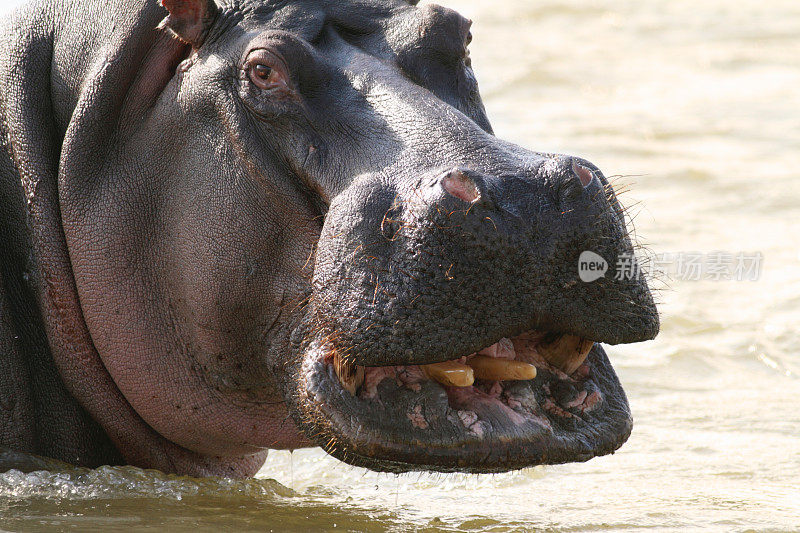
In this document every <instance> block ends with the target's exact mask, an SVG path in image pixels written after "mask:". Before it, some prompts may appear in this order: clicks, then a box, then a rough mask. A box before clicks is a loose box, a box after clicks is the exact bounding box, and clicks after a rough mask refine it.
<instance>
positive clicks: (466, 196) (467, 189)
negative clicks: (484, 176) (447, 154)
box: [441, 168, 481, 204]
mask: <svg viewBox="0 0 800 533" xmlns="http://www.w3.org/2000/svg"><path fill="white" fill-rule="evenodd" d="M441 183H442V188H443V189H444V190H445V191H447V192H448V193H449V194H451V195H452V196H455V197H456V198H458V199H459V200H463V201H465V202H467V203H469V204H471V203H473V202H476V201H478V200H479V199H480V197H481V193H480V191H479V190H478V186H477V185H476V184H475V182H474V181H472V179H471V178H470V177H469V176H467V175H466V174H464V173H463V172H462V171H461V170H459V169H457V168H454V169H452V170H449V171H447V172H446V173H445V175H444V176H443V177H442V180H441Z"/></svg>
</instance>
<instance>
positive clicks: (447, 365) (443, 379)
mask: <svg viewBox="0 0 800 533" xmlns="http://www.w3.org/2000/svg"><path fill="white" fill-rule="evenodd" d="M420 368H421V369H422V371H423V372H424V373H425V375H426V376H428V377H429V378H430V379H432V380H434V381H438V382H439V383H441V384H442V385H445V386H447V387H469V386H470V385H472V384H473V383H474V382H475V376H474V375H473V373H472V368H471V367H469V366H467V365H464V364H461V363H459V362H458V361H444V362H442V363H433V364H432V365H420Z"/></svg>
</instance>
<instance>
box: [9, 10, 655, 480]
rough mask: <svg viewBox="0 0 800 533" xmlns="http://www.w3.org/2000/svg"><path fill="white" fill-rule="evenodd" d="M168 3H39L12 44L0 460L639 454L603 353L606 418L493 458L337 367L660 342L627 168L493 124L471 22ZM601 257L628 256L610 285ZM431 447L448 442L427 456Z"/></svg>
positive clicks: (500, 428) (219, 465)
mask: <svg viewBox="0 0 800 533" xmlns="http://www.w3.org/2000/svg"><path fill="white" fill-rule="evenodd" d="M163 4H164V5H163V6H162V5H159V4H158V3H156V2H155V1H151V0H147V1H120V0H112V1H109V2H77V1H75V2H71V1H54V2H44V1H34V2H31V3H30V4H28V5H26V6H25V7H23V8H21V9H20V10H18V11H16V12H15V13H14V14H13V15H12V17H11V19H10V20H7V21H5V22H4V23H3V25H2V26H1V27H0V111H2V120H0V142H2V143H3V150H2V151H1V152H0V206H1V207H2V209H1V210H0V244H1V245H2V250H3V253H2V257H0V281H2V284H0V421H2V426H1V427H0V446H2V447H6V448H9V449H12V450H16V451H21V452H28V453H35V454H39V455H45V456H48V457H53V458H56V459H59V460H62V461H66V462H70V463H74V464H79V465H84V466H97V465H100V464H133V465H137V466H141V467H147V468H157V469H160V470H163V471H165V472H177V473H183V474H189V475H198V476H203V475H224V476H231V477H246V476H251V475H253V474H254V473H255V472H256V471H257V470H258V469H259V468H260V466H261V465H262V464H263V462H264V458H265V457H266V453H267V450H268V449H295V448H299V447H307V446H317V445H322V446H324V447H325V449H326V450H328V451H329V452H330V453H333V454H334V455H336V456H337V457H339V458H341V459H343V460H346V461H348V462H351V463H353V464H360V465H364V466H368V467H370V468H375V469H382V470H393V471H402V470H408V469H433V470H446V471H449V470H465V471H499V470H504V469H509V468H519V467H522V466H527V465H530V464H539V463H541V462H564V461H570V460H586V459H588V458H590V457H592V456H594V455H598V454H603V453H609V452H611V451H613V450H614V449H616V448H617V447H618V446H619V445H621V444H622V442H624V440H625V439H626V438H627V436H628V434H629V432H630V413H629V410H628V407H627V401H626V400H625V395H624V392H623V391H622V389H621V387H620V386H619V383H618V381H617V380H616V376H615V375H614V372H613V369H611V367H610V364H609V363H608V360H607V358H606V356H605V354H604V353H603V351H602V349H601V348H600V346H599V345H595V348H593V351H592V352H591V355H590V356H589V359H588V361H589V363H588V364H589V365H590V366H591V370H592V372H594V373H593V374H592V375H591V377H589V378H587V379H588V381H586V380H584V381H580V383H582V384H583V385H580V386H581V387H587V389H586V390H595V389H597V390H598V391H599V392H598V394H600V393H602V397H603V398H604V401H603V402H600V404H599V405H600V406H599V407H597V408H594V407H592V409H596V410H595V411H593V412H592V413H590V415H587V417H585V418H581V419H580V420H581V422H580V423H577V422H575V421H571V422H569V423H566V422H564V423H563V424H562V422H561V419H560V418H559V419H557V420H556V419H555V418H553V419H552V420H550V422H548V424H549V425H550V427H551V429H550V430H549V433H546V434H545V432H544V430H542V429H541V428H538V426H537V428H536V429H533V426H531V428H528V427H527V426H524V428H523V426H522V425H520V426H515V428H516V429H515V428H513V427H511V426H507V424H508V422H507V421H506V420H497V421H496V423H495V425H494V426H492V427H493V429H494V433H492V432H488V430H487V432H488V433H487V435H489V434H492V435H497V436H499V435H505V436H504V437H503V438H504V439H505V440H507V441H508V442H510V444H508V447H507V448H504V447H501V448H498V450H500V451H498V452H497V454H496V456H491V457H489V456H486V454H482V453H481V452H480V450H481V449H482V447H483V446H486V445H487V444H486V443H487V442H489V441H484V442H478V441H477V440H476V437H475V435H474V434H470V433H469V432H468V431H466V430H465V429H464V427H462V426H460V425H459V424H455V425H446V424H445V422H442V424H445V425H443V426H441V427H439V426H436V427H431V428H430V431H428V432H427V433H421V434H420V435H416V433H413V432H414V431H417V430H419V431H423V430H421V429H420V428H418V427H416V426H414V427H410V426H409V427H407V426H406V425H404V424H407V423H408V422H407V420H406V418H407V417H406V415H405V411H404V409H405V407H406V403H407V402H416V401H417V400H414V399H413V398H411V396H409V395H408V394H406V392H403V391H399V392H397V393H398V394H400V396H398V399H397V404H396V405H397V406H399V407H397V408H398V409H400V410H402V413H401V415H397V413H396V412H394V411H391V410H389V412H379V411H376V409H377V407H375V406H376V405H377V404H375V403H368V402H366V401H362V400H360V399H359V397H358V396H352V397H346V396H342V392H343V391H342V390H341V387H339V386H338V385H336V383H335V382H334V381H331V380H329V379H328V377H326V376H327V375H328V374H326V372H328V369H329V363H328V362H329V360H330V357H331V356H332V354H333V353H334V352H335V353H340V354H346V355H347V357H348V358H349V360H350V361H352V362H353V363H354V364H357V365H366V366H385V365H419V364H425V363H434V362H437V361H445V360H451V359H456V358H459V357H462V356H465V355H467V354H470V353H473V352H475V351H478V350H480V349H481V348H482V347H485V346H489V345H492V344H493V343H495V342H497V341H498V340H499V339H501V338H504V337H514V336H517V335H519V334H521V333H523V332H525V331H529V330H543V331H550V332H556V333H558V334H570V335H575V336H578V337H581V338H588V339H591V340H592V341H596V342H608V343H621V342H637V341H641V340H646V339H649V338H652V337H653V336H655V334H656V333H657V331H658V315H657V312H656V310H655V307H654V305H653V301H652V298H651V296H650V292H649V290H648V288H647V285H646V283H644V281H642V280H626V279H620V280H615V279H614V272H613V265H614V264H615V263H616V259H617V258H618V257H620V256H623V255H626V254H632V252H633V246H632V244H631V242H630V239H629V237H628V234H627V230H626V227H625V221H624V216H623V212H622V210H621V208H620V206H619V204H618V202H617V200H616V198H615V196H614V194H613V191H612V189H611V188H610V186H609V185H608V182H607V180H606V179H605V177H604V176H603V175H602V173H601V172H600V171H599V170H598V169H597V168H596V167H594V166H593V165H592V164H591V163H589V162H586V161H584V160H581V159H577V158H573V157H569V156H562V155H557V154H541V153H535V152H531V151H528V150H525V149H523V148H521V147H519V146H516V145H513V144H511V143H508V142H505V141H502V140H500V139H497V138H496V137H495V136H494V135H493V134H492V130H491V126H490V123H489V120H488V118H487V117H486V114H485V111H484V108H483V104H482V102H481V99H480V95H479V93H478V88H477V84H476V82H475V78H474V74H473V72H472V69H471V64H470V60H469V56H468V52H467V45H468V44H469V41H470V40H471V33H470V25H471V22H470V21H468V20H466V19H464V18H463V17H461V16H460V15H458V14H457V13H455V12H454V11H451V10H449V9H446V8H443V7H440V6H437V5H433V4H428V5H423V6H419V7H417V6H415V5H412V4H409V3H407V2H405V1H400V0H396V1H395V0H381V1H378V0H350V1H346V2H339V1H322V0H318V1H312V0H305V1H304V0H298V1H291V2H282V1H247V0H243V1H235V2H219V3H214V2H211V1H202V0H183V1H178V0H164V2H163ZM587 249H588V250H594V251H595V252H597V253H599V254H600V255H601V256H603V257H604V258H605V259H606V260H608V261H609V264H610V265H611V267H612V271H611V272H609V274H608V276H607V277H606V278H603V279H601V280H598V281H597V282H594V283H592V284H586V283H581V282H579V281H578V280H577V270H576V265H577V258H578V255H579V254H580V253H581V251H583V250H587ZM320 346H322V347H324V348H320ZM326 365H328V366H326ZM540 374H542V373H541V372H540ZM543 375H544V374H543ZM547 375H548V376H550V377H549V378H547V379H549V380H551V381H540V382H538V385H537V387H538V386H540V387H545V389H546V390H550V388H551V385H552V384H553V383H555V382H556V381H553V380H562V381H563V380H572V381H575V379H573V377H568V376H564V377H563V378H562V377H560V376H557V373H556V372H553V373H551V374H547ZM542 379H544V378H542ZM551 382H552V383H551ZM576 383H577V381H576ZM576 386H578V385H576ZM579 388H580V387H579ZM545 389H542V390H545ZM381 390H383V389H381ZM431 390H432V392H431V393H430V394H431V396H430V402H429V404H426V405H430V406H434V405H438V404H437V402H440V403H441V402H443V403H442V405H441V413H445V412H447V413H449V414H452V413H451V412H450V411H451V410H452V406H448V405H445V404H447V401H446V399H444V400H443V399H442V398H444V397H443V396H442V394H443V393H441V392H440V391H439V390H438V389H436V390H433V389H431ZM537 391H538V389H537ZM384 393H385V394H390V393H391V394H394V392H392V391H388V392H387V391H384ZM384 393H382V394H384ZM401 393H402V394H401ZM537 394H539V393H538V392H537ZM552 394H553V395H555V393H552ZM556 396H557V395H556ZM554 397H555V396H554ZM436 398H438V400H437V399H436ZM539 399H540V400H541V402H544V399H543V397H540V398H539ZM451 403H452V402H451ZM381 405H384V406H385V405H386V402H384V403H382V404H381ZM409 405H411V404H409ZM383 408H384V407H381V409H383ZM431 408H432V409H433V407H431ZM436 409H439V408H438V407H437V408H436ZM398 412H400V411H398ZM438 412H439V411H437V413H438ZM470 412H471V411H470ZM479 414H480V413H479ZM436 416H438V415H437V414H436V413H433V412H432V414H431V415H430V416H429V418H430V417H433V418H436ZM443 416H444V415H443ZM448 416H449V415H448ZM476 416H477V415H476ZM487 416H489V415H487ZM491 416H494V415H491ZM548 416H550V415H548ZM553 416H555V415H553ZM433 418H431V419H433ZM445 418H446V417H443V418H441V420H445ZM462 418H463V417H462ZM511 418H512V419H513V417H511ZM450 419H451V422H452V417H450ZM345 420H346V421H347V422H343V421H345ZM356 420H357V421H358V422H357V423H355V422H353V421H356ZM353 424H355V425H353ZM447 424H450V422H448V423H447ZM554 424H555V425H554ZM383 425H387V427H385V428H384V426H383ZM419 425H422V424H421V423H419V421H418V420H417V426H419ZM487 427H488V426H487ZM415 428H416V429H415ZM362 429H363V433H361V431H362ZM354 431H355V432H358V436H356V434H355V433H353V432H354ZM473 433H474V432H473ZM506 434H507V435H506ZM487 438H489V439H490V440H491V438H494V437H488V436H487ZM497 438H499V437H497ZM478 440H479V439H478ZM504 442H505V441H504ZM426 443H427V444H431V445H435V446H434V447H436V446H438V447H439V448H440V449H441V450H442V452H441V453H438V452H437V453H433V454H432V455H431V457H429V458H427V459H419V457H420V456H421V454H422V452H421V450H422V449H423V448H422V446H423V445H425V444H426ZM504 446H505V445H504Z"/></svg>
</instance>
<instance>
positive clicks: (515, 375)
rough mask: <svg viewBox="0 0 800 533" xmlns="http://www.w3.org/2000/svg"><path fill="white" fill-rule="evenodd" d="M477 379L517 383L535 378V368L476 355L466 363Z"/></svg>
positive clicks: (526, 364)
mask: <svg viewBox="0 0 800 533" xmlns="http://www.w3.org/2000/svg"><path fill="white" fill-rule="evenodd" d="M467 364H468V365H469V366H471V367H472V371H473V373H474V375H475V377H476V378H478V379H490V380H492V381H518V380H526V379H533V378H535V377H536V367H535V366H533V365H530V364H528V363H523V362H522V361H510V360H508V359H497V358H495V357H487V356H485V355H476V356H475V357H472V358H471V359H469V360H468V361H467Z"/></svg>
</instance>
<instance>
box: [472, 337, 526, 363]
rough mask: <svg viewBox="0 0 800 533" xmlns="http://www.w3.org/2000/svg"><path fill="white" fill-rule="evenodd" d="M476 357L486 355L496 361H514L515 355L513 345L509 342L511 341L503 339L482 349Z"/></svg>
mask: <svg viewBox="0 0 800 533" xmlns="http://www.w3.org/2000/svg"><path fill="white" fill-rule="evenodd" d="M478 355H486V356H488V357H496V358H497V359H512V360H513V359H516V357H517V354H516V352H515V350H514V343H513V342H511V339H506V338H505V337H504V338H502V339H500V340H499V341H497V342H496V343H494V344H492V345H491V346H489V347H487V348H484V349H483V350H481V351H480V352H478Z"/></svg>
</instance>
